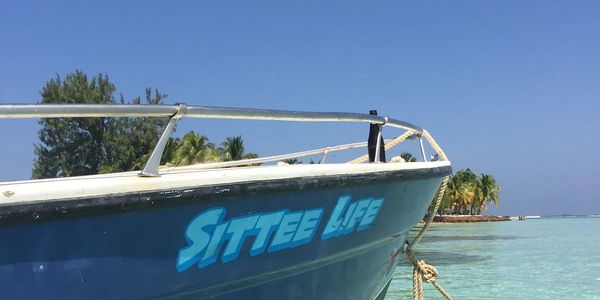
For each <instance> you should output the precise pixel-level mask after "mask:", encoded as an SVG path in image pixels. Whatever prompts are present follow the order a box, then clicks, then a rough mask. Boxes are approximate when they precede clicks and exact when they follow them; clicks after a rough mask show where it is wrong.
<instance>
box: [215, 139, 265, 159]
mask: <svg viewBox="0 0 600 300" xmlns="http://www.w3.org/2000/svg"><path fill="white" fill-rule="evenodd" d="M219 150H220V151H219V152H221V156H222V158H223V161H231V160H241V159H250V158H257V157H258V155H257V154H255V153H245V149H244V141H243V140H242V137H241V136H235V137H228V138H226V139H225V141H223V142H222V143H221V148H219Z"/></svg>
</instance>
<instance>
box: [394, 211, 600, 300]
mask: <svg viewBox="0 0 600 300" xmlns="http://www.w3.org/2000/svg"><path fill="white" fill-rule="evenodd" d="M416 255H417V257H418V258H419V259H423V260H425V261H426V262H428V263H430V264H433V265H434V266H435V267H436V268H437V269H438V271H439V272H440V277H438V282H439V283H440V284H441V285H442V287H444V288H445V289H446V290H447V291H448V292H449V293H450V295H452V296H453V297H454V298H455V299H600V218H560V219H558V218H557V219H530V220H525V221H512V222H496V223H472V224H433V225H432V226H431V228H430V230H429V231H428V232H427V233H426V235H425V237H424V238H423V240H422V241H421V242H420V243H419V245H418V246H417V247H416ZM411 278H412V268H411V267H410V266H409V264H408V263H405V262H404V261H403V262H402V263H401V264H400V265H399V266H398V267H397V268H396V273H395V274H394V279H393V280H392V283H391V285H390V288H389V290H388V294H387V297H386V299H387V300H391V299H409V298H411V297H412V292H411V291H412V279H411ZM425 299H442V298H441V296H440V294H439V293H438V292H437V290H435V289H434V288H433V287H432V286H431V285H430V284H428V283H425Z"/></svg>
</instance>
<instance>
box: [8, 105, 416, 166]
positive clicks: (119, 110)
mask: <svg viewBox="0 0 600 300" xmlns="http://www.w3.org/2000/svg"><path fill="white" fill-rule="evenodd" d="M84 117H168V118H169V122H168V123H167V126H166V128H165V130H164V131H163V133H162V135H161V137H160V139H159V140H158V143H157V144H156V146H155V148H154V150H153V151H152V154H151V155H150V158H149V159H148V161H147V162H146V165H145V166H144V169H143V170H142V172H141V173H140V176H159V166H160V160H161V157H162V154H163V151H164V148H165V146H166V144H167V141H168V139H169V137H170V136H171V134H172V133H173V130H174V128H175V125H176V123H177V121H178V120H179V119H181V118H183V117H190V118H208V119H242V120H271V121H297V122H364V123H370V124H379V125H383V126H390V127H395V128H400V129H405V130H408V131H410V132H413V133H414V134H415V135H418V136H420V135H422V134H423V132H424V130H423V128H421V127H418V126H416V125H414V124H411V123H408V122H404V121H400V120H396V119H391V118H389V117H387V116H385V117H384V116H377V115H369V114H357V113H343V112H302V111H287V110H268V109H250V108H231V107H213V106H188V105H186V104H175V105H131V104H2V105H0V118H84ZM378 140H379V139H378ZM359 144H360V147H362V146H366V143H355V144H348V145H341V146H337V147H338V148H335V147H327V148H322V149H316V150H312V152H314V151H316V152H315V153H312V152H310V153H311V154H318V153H321V152H322V153H324V155H326V153H327V152H329V151H339V150H338V149H340V150H343V149H349V148H348V146H350V148H356V147H357V145H359ZM420 146H421V152H422V155H423V159H424V160H425V152H424V148H423V143H422V142H421V143H420ZM339 147H341V148H339ZM324 149H328V150H324ZM377 150H379V145H377ZM305 152H306V151H305ZM305 152H297V153H295V154H294V153H292V154H290V155H291V156H290V155H282V156H281V157H280V159H285V158H294V157H301V156H306V155H305V154H306V153H305ZM298 154H301V155H298ZM293 155H297V156H293ZM376 156H379V152H378V151H377V154H376ZM272 158H273V157H271V159H272ZM259 160H260V161H259ZM263 160H264V159H262V160H261V159H257V161H256V162H253V161H252V162H248V161H250V160H246V161H244V164H253V163H260V162H263ZM321 160H322V161H323V160H324V157H323V158H322V159H321ZM376 161H379V158H378V157H377V159H376ZM222 164H223V163H219V165H222ZM231 165H232V166H233V165H240V162H238V163H231ZM227 166H229V165H227Z"/></svg>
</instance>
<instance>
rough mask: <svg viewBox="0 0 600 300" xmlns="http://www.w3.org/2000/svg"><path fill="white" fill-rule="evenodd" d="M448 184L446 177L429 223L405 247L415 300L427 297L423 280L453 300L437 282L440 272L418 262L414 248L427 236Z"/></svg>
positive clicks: (420, 261) (421, 261)
mask: <svg viewBox="0 0 600 300" xmlns="http://www.w3.org/2000/svg"><path fill="white" fill-rule="evenodd" d="M447 183H448V176H446V177H444V179H443V180H442V184H441V185H440V188H439V189H438V192H437V194H436V196H435V206H434V209H433V211H432V212H431V214H430V215H429V217H428V218H427V221H426V222H425V224H424V225H423V227H422V228H421V230H420V231H419V233H418V234H417V236H416V237H415V238H414V239H413V240H412V242H409V241H408V240H407V241H406V244H405V247H404V253H405V254H406V257H407V258H408V261H410V263H411V264H412V265H413V298H414V299H415V300H423V299H424V297H425V294H424V292H423V280H425V281H426V282H429V283H431V284H432V285H433V286H434V287H435V288H436V289H437V290H438V291H439V292H440V294H442V296H444V298H446V299H448V300H452V297H451V296H450V294H448V292H446V290H444V288H442V286H441V285H440V284H439V283H438V282H437V281H436V279H437V277H438V276H439V274H440V273H439V271H438V270H437V269H436V268H435V267H434V266H432V265H430V264H427V263H426V262H425V261H423V260H418V259H417V257H416V256H415V254H414V252H413V248H414V247H415V245H416V244H417V243H418V242H419V241H420V240H421V238H422V237H423V234H425V231H426V230H427V228H428V227H429V225H430V224H431V222H432V221H433V217H434V216H435V213H436V212H437V210H438V208H439V206H440V203H441V202H442V198H443V197H444V192H445V191H446V184H447Z"/></svg>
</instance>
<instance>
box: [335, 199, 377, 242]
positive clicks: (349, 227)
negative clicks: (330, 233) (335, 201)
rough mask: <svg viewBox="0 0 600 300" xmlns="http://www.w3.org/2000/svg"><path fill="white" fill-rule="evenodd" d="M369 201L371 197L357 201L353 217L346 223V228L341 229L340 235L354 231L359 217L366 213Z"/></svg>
mask: <svg viewBox="0 0 600 300" xmlns="http://www.w3.org/2000/svg"><path fill="white" fill-rule="evenodd" d="M369 202H371V199H365V200H360V201H358V202H357V203H356V206H355V208H354V211H353V212H352V217H350V220H349V221H348V223H347V224H346V225H344V229H343V230H340V231H339V235H344V234H348V233H350V232H353V231H354V227H355V226H356V223H357V221H358V220H359V219H361V218H362V217H363V216H364V215H365V211H366V210H367V207H369Z"/></svg>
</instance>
